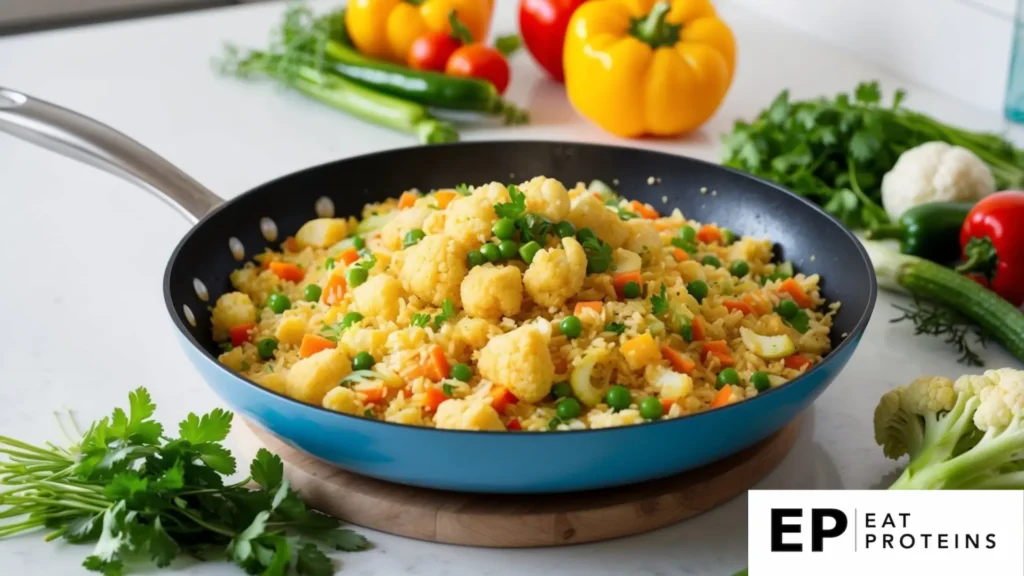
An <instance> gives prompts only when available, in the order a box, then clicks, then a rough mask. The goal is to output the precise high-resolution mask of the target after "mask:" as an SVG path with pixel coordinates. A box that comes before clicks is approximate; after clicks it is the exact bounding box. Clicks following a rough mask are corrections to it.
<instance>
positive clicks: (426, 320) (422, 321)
mask: <svg viewBox="0 0 1024 576" xmlns="http://www.w3.org/2000/svg"><path fill="white" fill-rule="evenodd" d="M409 323H410V324H412V325H413V326H419V327H420V328H426V327H427V324H430V314H422V313H420V314H413V315H412V320H410V321H409Z"/></svg>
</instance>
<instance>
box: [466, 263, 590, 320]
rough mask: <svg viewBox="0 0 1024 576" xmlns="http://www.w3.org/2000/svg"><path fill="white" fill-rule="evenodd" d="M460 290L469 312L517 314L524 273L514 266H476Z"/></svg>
mask: <svg viewBox="0 0 1024 576" xmlns="http://www.w3.org/2000/svg"><path fill="white" fill-rule="evenodd" d="M585 265H586V264H584V266H585ZM461 292H462V306H463V307H464V308H465V310H466V313H467V314H469V315H470V316H475V317H477V318H494V319H498V318H501V317H502V316H515V315H516V314H518V313H519V309H520V308H521V307H522V305H523V279H522V273H521V272H520V271H519V268H516V267H515V266H498V267H495V266H491V265H486V266H477V267H476V268H473V269H472V270H470V271H469V274H467V275H466V279H465V280H463V281H462V291H461Z"/></svg>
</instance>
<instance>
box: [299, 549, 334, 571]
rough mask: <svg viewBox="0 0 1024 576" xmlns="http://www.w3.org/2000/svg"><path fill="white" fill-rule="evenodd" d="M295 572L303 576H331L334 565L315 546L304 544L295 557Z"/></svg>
mask: <svg viewBox="0 0 1024 576" xmlns="http://www.w3.org/2000/svg"><path fill="white" fill-rule="evenodd" d="M295 572H297V573H298V574H302V575H303V576H331V575H332V574H334V565H333V564H332V563H331V559H330V558H328V557H327V555H326V554H324V553H323V552H321V551H320V549H319V548H317V546H316V544H313V543H310V542H306V543H304V544H303V545H302V547H301V548H299V550H298V554H297V555H296V558H295Z"/></svg>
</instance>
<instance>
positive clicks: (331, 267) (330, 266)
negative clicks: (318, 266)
mask: <svg viewBox="0 0 1024 576" xmlns="http://www.w3.org/2000/svg"><path fill="white" fill-rule="evenodd" d="M324 268H326V269H328V270H334V258H328V259H327V260H324Z"/></svg>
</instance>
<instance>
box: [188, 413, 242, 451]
mask: <svg viewBox="0 0 1024 576" xmlns="http://www.w3.org/2000/svg"><path fill="white" fill-rule="evenodd" d="M232 416H233V415H232V414H231V412H228V411H226V410H222V409H220V408H214V409H213V410H212V411H211V412H210V413H209V414H204V415H203V417H202V418H199V417H198V416H196V415H195V414H189V415H188V417H186V418H185V419H184V420H182V421H181V423H180V424H178V434H179V435H180V436H181V438H182V439H184V440H188V441H189V442H191V443H193V444H202V443H203V442H221V441H223V440H224V439H225V438H227V437H228V433H229V432H231V419H232Z"/></svg>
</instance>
